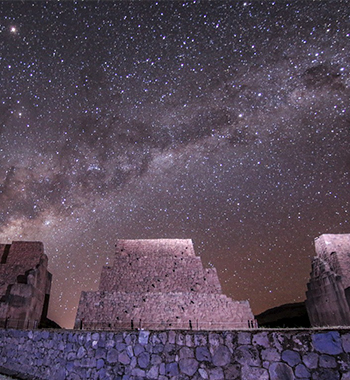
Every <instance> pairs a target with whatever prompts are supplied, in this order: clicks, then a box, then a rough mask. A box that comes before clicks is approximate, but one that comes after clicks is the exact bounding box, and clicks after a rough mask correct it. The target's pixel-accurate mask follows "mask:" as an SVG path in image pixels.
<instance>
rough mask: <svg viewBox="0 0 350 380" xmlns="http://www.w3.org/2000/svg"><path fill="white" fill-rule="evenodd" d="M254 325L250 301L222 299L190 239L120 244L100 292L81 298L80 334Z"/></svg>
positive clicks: (214, 276) (212, 272) (77, 325)
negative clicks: (82, 332) (87, 331)
mask: <svg viewBox="0 0 350 380" xmlns="http://www.w3.org/2000/svg"><path fill="white" fill-rule="evenodd" d="M254 325H255V321H254V315H253V313H252V311H251V309H250V305H249V302H248V301H234V300H232V299H231V298H229V297H227V296H225V295H224V294H222V290H221V286H220V282H219V278H218V276H217V273H216V269H215V268H204V267H203V264H202V261H201V259H200V257H198V256H196V255H195V252H194V248H193V243H192V241H191V240H190V239H145V240H118V242H117V244H116V252H115V256H114V261H113V265H111V266H104V267H103V269H102V273H101V280H100V284H99V291H98V292H82V293H81V297H80V301H79V306H78V311H77V315H76V320H75V328H76V329H79V328H80V329H95V328H107V329H108V328H109V329H110V328H112V329H113V328H123V329H125V328H132V327H138V328H141V327H142V328H147V329H152V330H155V329H158V330H163V329H180V330H181V329H187V328H190V329H193V330H203V329H205V330H208V329H209V330H212V329H216V330H227V329H234V328H248V327H252V326H254Z"/></svg>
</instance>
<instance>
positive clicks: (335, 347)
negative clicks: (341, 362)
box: [312, 331, 343, 355]
mask: <svg viewBox="0 0 350 380" xmlns="http://www.w3.org/2000/svg"><path fill="white" fill-rule="evenodd" d="M312 344H313V347H314V349H315V350H316V351H318V352H320V353H322V354H329V355H337V354H340V353H342V352H343V348H342V345H341V339H340V335H339V332H338V331H328V332H325V333H315V334H313V335H312Z"/></svg>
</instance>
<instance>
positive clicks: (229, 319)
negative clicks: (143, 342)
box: [75, 292, 254, 330]
mask: <svg viewBox="0 0 350 380" xmlns="http://www.w3.org/2000/svg"><path fill="white" fill-rule="evenodd" d="M214 311H215V312H214ZM88 315H93V316H94V319H91V318H84V317H85V316H88ZM111 315H113V319H112V318H110V316H111ZM77 320H78V321H80V326H79V322H78V324H76V326H75V327H76V328H79V327H81V328H83V329H94V328H96V327H97V326H101V327H104V328H108V327H113V328H131V326H133V327H135V328H149V329H153V330H154V329H187V328H191V326H192V328H193V329H195V330H197V329H198V330H208V329H210V330H212V329H220V330H227V329H229V328H242V326H243V327H244V328H248V327H250V326H251V325H253V323H254V316H253V314H252V313H251V310H250V306H249V303H248V302H247V301H233V300H232V299H231V298H229V297H226V296H225V295H224V294H202V293H147V294H140V293H103V292H82V295H81V300H80V304H79V309H78V315H77ZM106 321H108V322H106ZM249 324H250V325H249Z"/></svg>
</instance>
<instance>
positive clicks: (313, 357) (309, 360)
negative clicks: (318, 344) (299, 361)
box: [303, 352, 318, 369]
mask: <svg viewBox="0 0 350 380" xmlns="http://www.w3.org/2000/svg"><path fill="white" fill-rule="evenodd" d="M303 363H304V364H305V366H306V367H307V368H310V369H314V368H317V366H318V354H316V353H315V352H308V353H306V354H305V355H303Z"/></svg>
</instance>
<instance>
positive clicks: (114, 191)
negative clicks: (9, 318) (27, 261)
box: [0, 0, 350, 327]
mask: <svg viewBox="0 0 350 380" xmlns="http://www.w3.org/2000/svg"><path fill="white" fill-rule="evenodd" d="M0 15H1V18H0V93H1V96H0V162H1V165H0V242H2V243H8V242H11V241H12V240H39V241H42V242H43V243H44V245H45V252H46V254H47V255H48V257H49V270H50V271H51V272H52V274H53V286H52V291H51V306H50V311H49V317H50V318H51V319H53V320H55V321H56V322H57V323H59V324H60V325H61V326H63V327H72V325H73V321H74V318H75V313H76V308H77V304H78V300H79V297H80V292H81V290H96V289H97V287H98V282H99V276H100V271H101V268H102V265H105V264H106V263H107V262H109V263H111V260H112V258H113V254H114V245H115V242H116V240H117V239H118V238H121V239H137V238H143V239H145V238H192V239H193V241H194V246H195V251H196V253H197V254H199V255H200V256H201V257H202V261H203V263H204V265H206V266H207V265H209V266H210V265H214V266H215V267H216V268H217V270H218V274H219V278H220V281H221V284H222V287H223V291H224V292H225V294H227V295H229V296H231V297H232V298H233V299H237V300H240V299H249V300H250V303H251V306H252V309H253V312H254V313H255V314H257V313H260V312H262V311H264V310H265V309H267V308H270V307H273V306H277V305H280V304H283V303H289V302H298V301H302V300H304V299H305V291H306V283H307V280H308V277H309V272H310V270H311V262H310V259H311V258H312V257H313V256H314V247H313V240H314V238H315V237H317V236H319V235H320V234H322V233H350V223H349V222H350V217H349V211H350V187H349V183H350V173H349V171H350V149H349V146H350V104H349V103H350V2H349V1H312V0H305V1H284V0H283V1H282V0H281V1H246V2H243V1H210V2H208V1H188V2H187V1H186V2H183V1H158V2H155V1H100V2H93V1H77V2H70V1H61V2H56V1H50V2H44V1H38V2H29V1H23V2H21V1H2V2H0Z"/></svg>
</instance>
